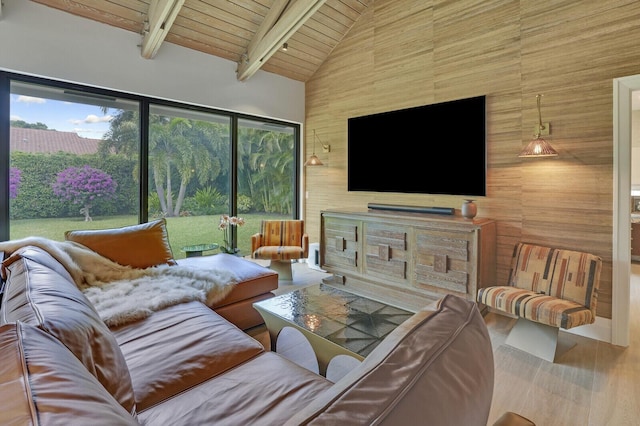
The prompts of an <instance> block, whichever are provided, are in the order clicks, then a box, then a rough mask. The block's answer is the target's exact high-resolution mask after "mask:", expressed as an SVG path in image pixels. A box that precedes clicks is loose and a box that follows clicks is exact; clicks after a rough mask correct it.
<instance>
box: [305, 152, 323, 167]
mask: <svg viewBox="0 0 640 426" xmlns="http://www.w3.org/2000/svg"><path fill="white" fill-rule="evenodd" d="M304 165H305V166H322V161H320V159H319V158H318V156H317V155H315V154H312V155H311V157H309V159H308V160H307V161H305V162H304Z"/></svg>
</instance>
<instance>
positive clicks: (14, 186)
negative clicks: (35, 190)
mask: <svg viewBox="0 0 640 426" xmlns="http://www.w3.org/2000/svg"><path fill="white" fill-rule="evenodd" d="M20 182H21V175H20V169H18V168H16V167H11V169H9V198H16V197H17V196H18V190H19V189H20Z"/></svg>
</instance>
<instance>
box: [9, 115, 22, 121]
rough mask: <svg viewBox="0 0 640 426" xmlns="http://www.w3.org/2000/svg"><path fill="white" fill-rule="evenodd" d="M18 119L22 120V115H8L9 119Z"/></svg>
mask: <svg viewBox="0 0 640 426" xmlns="http://www.w3.org/2000/svg"><path fill="white" fill-rule="evenodd" d="M18 120H22V117H20V116H19V115H15V114H14V115H10V116H9V121H18Z"/></svg>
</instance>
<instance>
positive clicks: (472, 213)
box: [462, 200, 478, 219]
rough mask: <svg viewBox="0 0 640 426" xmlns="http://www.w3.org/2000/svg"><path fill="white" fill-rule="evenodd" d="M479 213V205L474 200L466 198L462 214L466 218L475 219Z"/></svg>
mask: <svg viewBox="0 0 640 426" xmlns="http://www.w3.org/2000/svg"><path fill="white" fill-rule="evenodd" d="M477 214H478V206H477V205H476V203H474V202H473V200H464V203H462V216H463V217H464V218H466V219H473V218H474V217H476V215H477Z"/></svg>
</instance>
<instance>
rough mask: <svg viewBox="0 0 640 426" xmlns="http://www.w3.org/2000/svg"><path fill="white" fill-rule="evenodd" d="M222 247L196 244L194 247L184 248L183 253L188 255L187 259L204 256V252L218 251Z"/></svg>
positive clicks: (214, 244)
mask: <svg viewBox="0 0 640 426" xmlns="http://www.w3.org/2000/svg"><path fill="white" fill-rule="evenodd" d="M218 247H220V245H219V244H216V243H213V244H194V245H192V246H184V247H182V251H183V252H185V253H186V254H187V257H196V256H202V252H203V251H211V250H217V249H218Z"/></svg>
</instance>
